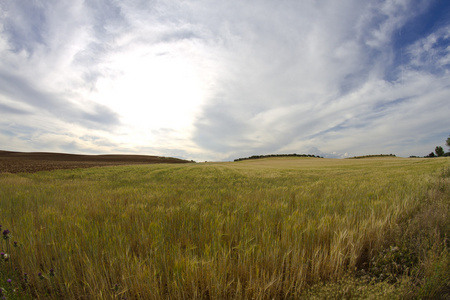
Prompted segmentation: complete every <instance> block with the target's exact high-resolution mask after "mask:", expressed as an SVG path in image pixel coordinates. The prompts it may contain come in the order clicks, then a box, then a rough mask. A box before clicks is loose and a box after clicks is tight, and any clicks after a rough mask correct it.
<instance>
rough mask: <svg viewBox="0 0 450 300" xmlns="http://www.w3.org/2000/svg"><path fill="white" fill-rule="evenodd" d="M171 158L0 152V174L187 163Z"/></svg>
mask: <svg viewBox="0 0 450 300" xmlns="http://www.w3.org/2000/svg"><path fill="white" fill-rule="evenodd" d="M189 162H190V161H187V160H182V159H178V158H172V157H161V156H150V155H119V154H108V155H79V154H65V153H48V152H12V151H2V150H0V173H20V172H28V173H32V172H38V171H50V170H57V169H77V168H91V167H101V166H117V165H134V164H160V163H189Z"/></svg>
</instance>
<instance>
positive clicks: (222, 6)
mask: <svg viewBox="0 0 450 300" xmlns="http://www.w3.org/2000/svg"><path fill="white" fill-rule="evenodd" d="M0 7H1V13H0V19H1V24H2V25H1V26H2V27H1V33H0V55H1V57H2V60H1V61H0V112H1V114H2V118H1V120H0V126H1V127H2V128H4V130H3V131H0V142H1V143H2V144H5V145H10V146H9V147H12V148H21V149H22V148H27V149H36V150H61V149H62V150H64V151H70V150H71V149H73V151H82V152H96V153H98V152H118V151H120V152H140V153H142V152H149V151H150V152H152V153H149V154H158V155H168V154H170V155H174V156H180V157H184V158H188V159H191V158H193V159H200V160H203V159H208V160H210V159H232V158H236V157H242V156H245V155H252V154H267V153H281V152H296V153H301V152H311V151H313V152H315V153H313V154H321V155H327V156H335V157H339V156H343V155H345V153H347V154H348V155H359V154H368V153H382V152H383V153H387V152H389V153H396V154H399V155H412V154H415V155H423V154H427V153H428V152H429V151H428V150H427V149H429V148H430V147H431V149H433V148H434V146H435V145H434V144H436V143H438V142H439V141H440V140H441V139H442V140H443V139H444V138H446V137H447V136H448V130H449V128H448V126H449V123H448V121H447V120H448V115H449V110H450V107H449V103H448V100H447V99H448V96H449V95H450V87H449V84H448V82H450V80H449V62H450V54H449V52H450V51H449V45H450V38H449V34H448V32H449V29H450V27H449V22H448V21H447V20H448V19H450V18H449V17H450V11H449V9H448V7H450V5H447V6H445V5H444V6H443V5H442V4H441V3H440V2H439V1H413V0H411V1H408V0H386V1H371V2H370V3H367V2H363V1H356V0H354V1H352V0H347V1H339V2H336V1H331V0H330V1H326V0H323V1H283V2H279V1H278V2H274V1H244V2H243V1H219V2H217V1H206V0H205V1H199V2H180V1H138V0H136V1H123V2H111V1H88V2H86V1H71V2H70V3H69V2H67V3H64V2H61V1H46V2H45V3H41V2H32V3H28V2H27V3H25V2H24V1H5V0H0ZM437 12H439V14H438V15H437ZM420 26H422V27H420ZM412 27H414V30H412V29H411V28H412ZM419 29H420V30H419ZM419 32H420V34H419ZM24 116H26V117H24ZM19 128H21V129H19ZM430 136H432V137H431V138H430ZM12 148H11V149H12ZM44 148H45V149H44ZM50 148H51V149H50ZM15 150H20V149H15ZM424 151H425V153H424ZM430 151H431V150H430Z"/></svg>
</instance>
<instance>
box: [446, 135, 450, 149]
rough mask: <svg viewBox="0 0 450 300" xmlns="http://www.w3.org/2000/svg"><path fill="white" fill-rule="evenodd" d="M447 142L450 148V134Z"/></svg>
mask: <svg viewBox="0 0 450 300" xmlns="http://www.w3.org/2000/svg"><path fill="white" fill-rule="evenodd" d="M445 144H446V145H447V147H449V148H450V136H449V137H448V138H447V141H446V142H445Z"/></svg>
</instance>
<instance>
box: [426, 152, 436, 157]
mask: <svg viewBox="0 0 450 300" xmlns="http://www.w3.org/2000/svg"><path fill="white" fill-rule="evenodd" d="M425 157H435V155H434V152H431V153H430V154H428V155H427V156H425Z"/></svg>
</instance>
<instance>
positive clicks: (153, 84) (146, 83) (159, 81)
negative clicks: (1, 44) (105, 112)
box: [95, 49, 208, 139]
mask: <svg viewBox="0 0 450 300" xmlns="http://www.w3.org/2000/svg"><path fill="white" fill-rule="evenodd" d="M146 50H147V51H148V49H140V50H139V51H133V52H134V53H121V54H120V55H117V56H116V57H112V58H111V61H110V62H109V63H108V65H107V67H108V68H109V69H111V73H112V74H115V75H113V76H110V77H108V78H102V79H100V80H99V81H98V83H97V92H96V94H95V100H96V101H97V102H99V103H102V104H105V105H108V106H109V107H111V108H113V109H114V110H115V111H116V112H118V113H119V114H120V118H121V121H122V122H123V123H125V124H127V125H128V126H131V127H133V128H140V130H141V132H142V133H144V132H145V135H146V136H147V138H148V139H151V135H152V134H151V132H152V131H153V132H154V131H155V130H164V129H167V128H170V129H171V130H172V131H175V132H177V131H178V132H179V131H183V133H182V135H184V137H185V138H186V137H187V136H186V135H189V134H190V129H192V123H193V121H195V118H196V116H197V114H198V113H199V109H200V107H201V104H202V103H203V101H204V99H205V93H206V92H207V90H208V87H207V86H205V82H204V80H203V78H204V77H205V75H207V74H204V73H202V72H203V71H202V69H201V68H200V67H199V66H198V65H196V64H195V61H194V60H193V58H192V56H186V55H183V54H182V53H180V52H178V51H177V52H175V53H173V52H159V53H155V51H154V49H153V50H152V51H151V52H150V51H149V52H145V51H146ZM136 52H138V53H136Z"/></svg>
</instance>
